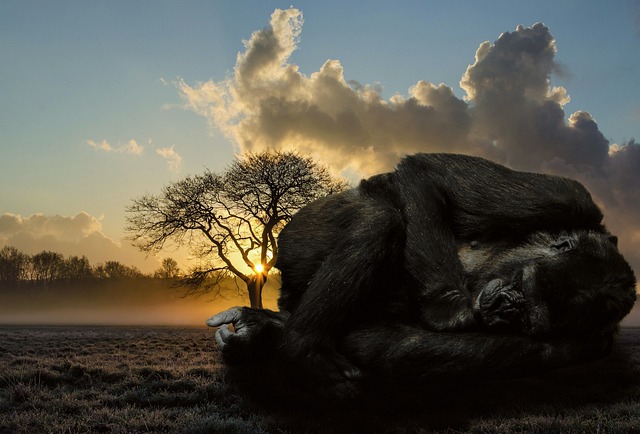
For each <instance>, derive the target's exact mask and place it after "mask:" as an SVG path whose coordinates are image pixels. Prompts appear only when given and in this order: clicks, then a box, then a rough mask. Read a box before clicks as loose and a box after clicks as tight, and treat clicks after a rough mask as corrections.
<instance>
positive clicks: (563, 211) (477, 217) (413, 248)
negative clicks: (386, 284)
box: [363, 154, 603, 331]
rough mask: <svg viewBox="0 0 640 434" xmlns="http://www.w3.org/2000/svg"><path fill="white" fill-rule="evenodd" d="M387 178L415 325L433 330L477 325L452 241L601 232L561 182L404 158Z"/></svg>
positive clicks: (432, 158)
mask: <svg viewBox="0 0 640 434" xmlns="http://www.w3.org/2000/svg"><path fill="white" fill-rule="evenodd" d="M393 176H394V178H393V179H394V182H395V184H396V187H395V188H396V191H397V193H398V195H399V196H400V201H401V203H402V208H403V211H404V219H405V222H406V249H405V266H406V268H407V271H408V274H409V275H410V276H411V277H412V278H413V286H414V287H415V288H416V292H417V296H418V302H419V306H420V311H421V315H422V320H423V322H424V323H425V324H427V325H428V326H429V327H430V328H431V329H433V330H436V331H452V330H469V329H470V328H472V327H474V326H475V325H476V324H477V323H476V320H475V319H474V311H473V308H472V304H473V302H474V301H473V300H472V297H471V296H470V294H469V293H468V292H467V289H466V288H465V284H464V269H463V267H462V264H461V263H460V260H459V258H458V251H457V248H456V243H457V242H472V241H487V242H489V243H494V242H495V241H496V240H500V241H503V242H506V241H508V240H509V239H511V240H515V241H522V240H523V239H525V238H526V237H527V236H528V235H529V234H530V233H532V232H534V231H540V230H546V231H561V230H573V229H578V228H585V229H593V230H598V231H602V230H603V229H602V226H601V224H600V221H601V219H602V214H601V212H600V210H599V209H598V207H597V206H596V205H595V204H594V203H593V201H592V199H591V196H590V195H589V193H588V192H587V190H586V189H585V188H584V187H583V186H582V185H581V184H579V183H578V182H575V181H572V180H569V179H565V178H559V177H553V176H548V175H540V174H534V173H526V172H516V171H513V170H510V169H508V168H506V167H503V166H500V165H498V164H495V163H491V162H489V161H487V160H484V159H480V158H475V157H469V156H464V155H453V154H418V155H414V156H410V157H407V158H405V159H404V160H403V161H402V162H401V163H400V164H399V166H398V168H397V170H396V172H395V173H394V175H393ZM363 186H364V187H365V188H366V182H365V183H363ZM479 296H480V297H482V296H483V294H480V295H479ZM476 306H478V303H476ZM475 314H476V316H477V315H478V312H476V313H475Z"/></svg>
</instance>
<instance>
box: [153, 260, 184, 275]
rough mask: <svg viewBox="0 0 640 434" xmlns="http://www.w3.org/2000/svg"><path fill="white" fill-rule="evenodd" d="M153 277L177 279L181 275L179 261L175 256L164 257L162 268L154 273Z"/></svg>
mask: <svg viewBox="0 0 640 434" xmlns="http://www.w3.org/2000/svg"><path fill="white" fill-rule="evenodd" d="M153 277H155V278H158V279H176V278H178V277H180V267H178V262H177V261H176V260H175V259H173V258H164V259H163V260H162V265H161V266H160V268H158V269H157V270H156V271H155V273H153Z"/></svg>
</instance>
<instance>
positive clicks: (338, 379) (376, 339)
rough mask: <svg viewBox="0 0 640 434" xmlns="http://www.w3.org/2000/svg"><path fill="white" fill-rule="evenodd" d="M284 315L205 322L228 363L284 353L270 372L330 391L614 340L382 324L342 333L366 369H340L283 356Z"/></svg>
mask: <svg viewBox="0 0 640 434" xmlns="http://www.w3.org/2000/svg"><path fill="white" fill-rule="evenodd" d="M285 320H286V315H284V314H282V313H279V312H271V311H265V310H257V309H251V308H233V309H230V310H228V311H225V312H221V313H219V314H217V315H215V316H213V317H211V318H210V319H209V320H207V325H209V326H211V327H219V329H218V331H217V333H216V341H217V342H218V344H219V346H220V348H221V351H222V355H223V358H224V360H225V362H226V363H228V364H229V365H244V366H251V364H256V365H260V364H262V363H263V361H264V360H266V359H268V360H280V361H279V362H277V363H275V364H273V365H270V366H272V367H274V369H282V370H285V369H289V370H291V371H290V372H288V373H287V372H283V373H277V372H274V373H270V375H271V374H273V375H278V376H280V377H286V376H293V375H298V376H302V377H301V378H299V379H297V381H300V384H304V383H306V384H311V385H314V387H323V388H325V389H326V390H335V389H334V387H335V386H336V384H338V383H340V384H342V387H344V386H345V384H350V386H348V388H349V389H350V390H353V389H357V388H358V387H359V382H360V381H363V380H366V379H367V378H368V379H372V380H374V381H377V380H382V381H394V382H397V383H400V384H405V385H407V386H412V385H415V384H418V383H420V382H422V383H429V382H433V381H468V380H492V379H496V378H500V379H505V378H511V377H517V376H523V375H532V374H535V373H538V372H544V371H547V370H551V369H554V368H558V367H561V366H567V365H570V364H575V363H581V362H585V361H588V360H590V359H594V358H597V357H599V356H601V355H603V354H604V353H605V352H606V351H607V349H608V348H609V346H610V344H611V336H610V335H604V336H602V337H599V338H590V339H584V340H578V339H576V338H573V339H571V340H569V339H551V340H546V341H541V340H535V339H532V338H529V337H525V336H518V335H504V334H497V335H491V334H483V333H437V332H431V331H428V330H425V329H423V328H421V327H415V326H411V325H407V324H397V323H387V324H384V323H382V324H377V325H374V326H363V327H359V328H358V329H356V330H354V331H351V332H348V333H346V334H345V336H344V337H343V338H341V339H340V341H339V350H340V352H341V353H343V354H344V355H345V356H346V357H348V358H349V360H350V361H351V362H352V363H353V364H354V365H355V366H357V367H358V368H360V370H361V372H360V373H356V374H357V375H349V373H344V374H343V375H342V376H337V375H336V372H335V370H334V369H333V367H332V366H330V365H329V363H331V361H330V360H325V362H326V363H327V365H326V366H321V365H308V364H305V363H302V361H296V360H291V359H289V358H287V357H283V354H282V351H283V348H282V347H281V345H280V343H281V341H280V339H281V338H282V336H283V332H284V329H285V327H286V321H285ZM227 324H233V326H234V328H235V330H234V331H233V332H231V331H229V329H228V328H227ZM292 364H296V365H292ZM257 380H261V379H260V378H258V379H257Z"/></svg>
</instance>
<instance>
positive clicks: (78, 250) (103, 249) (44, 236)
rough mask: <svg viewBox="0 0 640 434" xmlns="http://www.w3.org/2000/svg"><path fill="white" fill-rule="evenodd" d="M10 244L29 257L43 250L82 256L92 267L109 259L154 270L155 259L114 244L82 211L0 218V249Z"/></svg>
mask: <svg viewBox="0 0 640 434" xmlns="http://www.w3.org/2000/svg"><path fill="white" fill-rule="evenodd" d="M5 245H10V246H13V247H16V248H17V249H18V250H20V251H22V252H24V253H27V254H30V255H33V254H36V253H40V252H41V251H43V250H50V251H54V252H58V253H61V254H63V255H65V256H70V255H74V256H82V255H85V256H87V258H89V260H90V261H91V263H92V264H94V265H96V264H98V263H100V262H105V261H109V260H115V261H119V262H121V263H123V264H126V265H133V266H136V267H138V268H140V269H141V270H143V271H145V272H150V271H153V270H155V269H157V268H158V266H159V262H158V261H157V260H156V259H155V258H146V257H145V255H144V254H142V253H140V252H139V251H137V249H135V248H134V247H133V246H131V245H130V243H128V242H116V241H113V240H111V239H110V238H108V237H107V236H106V235H105V234H104V233H103V232H102V223H101V222H100V220H99V219H98V218H96V217H94V216H91V215H90V214H88V213H86V212H80V213H78V214H76V215H74V216H60V215H44V214H33V215H31V216H30V217H22V216H20V215H17V214H8V213H5V214H2V215H1V216H0V247H1V246H5Z"/></svg>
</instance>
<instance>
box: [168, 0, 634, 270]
mask: <svg viewBox="0 0 640 434" xmlns="http://www.w3.org/2000/svg"><path fill="white" fill-rule="evenodd" d="M302 25H303V16H302V13H301V12H300V11H298V10H297V9H294V8H291V9H287V10H279V9H277V10H275V11H274V13H273V14H272V15H271V20H270V23H269V25H268V26H267V27H266V28H264V29H262V30H259V31H256V32H254V33H253V34H252V35H251V37H250V39H249V40H248V41H246V42H245V50H244V51H243V52H241V53H239V54H238V56H237V59H236V65H235V68H234V73H233V75H232V76H230V77H229V78H227V79H225V80H221V81H213V80H209V81H207V82H203V83H196V84H193V85H190V84H187V83H186V82H184V81H183V80H179V81H178V82H177V83H176V86H177V88H178V90H179V92H180V95H181V96H182V98H183V100H184V103H185V106H186V107H187V108H189V109H191V110H193V111H195V112H196V113H199V114H201V115H203V116H205V117H206V118H207V119H208V120H209V122H210V123H211V125H212V126H214V127H216V128H218V129H219V130H220V131H222V132H223V133H224V134H225V135H226V136H227V137H228V138H230V139H231V140H232V141H233V142H234V144H235V145H236V146H237V147H238V148H239V149H240V150H256V149H261V148H267V147H274V148H283V149H292V148H294V149H298V150H300V151H302V152H304V153H310V154H312V155H315V156H317V157H318V158H319V159H321V160H323V161H324V162H325V163H329V164H331V165H332V166H333V167H334V168H335V169H336V170H339V171H340V170H351V171H354V170H355V171H357V172H358V173H359V174H361V175H363V176H366V175H369V174H371V173H375V172H378V171H381V170H388V169H390V168H392V167H393V165H394V164H395V163H397V161H398V160H399V159H400V158H401V157H402V156H403V155H406V154H410V153H414V152H460V153H466V154H472V155H478V156H483V157H486V158H489V159H492V160H494V161H497V162H500V163H503V164H506V165H509V166H511V167H513V168H515V169H519V170H531V171H541V172H546V173H553V174H559V175H564V176H570V177H573V178H577V179H578V180H580V181H582V182H583V183H585V184H586V185H587V186H588V188H589V189H590V190H591V191H592V192H593V194H594V197H595V199H596V201H597V202H598V203H599V204H600V205H601V206H602V207H603V208H604V210H605V214H606V215H607V221H606V222H607V224H608V225H609V227H610V229H611V230H612V231H613V232H616V233H618V234H619V235H620V244H621V248H622V250H623V252H625V254H626V255H627V256H629V257H632V258H633V259H632V261H633V262H634V265H635V268H636V270H640V257H638V256H637V255H635V256H634V252H637V251H640V235H639V234H640V224H638V223H637V222H638V221H640V200H639V199H640V197H638V196H639V190H640V189H639V188H638V187H639V186H640V144H638V143H636V142H635V140H630V141H629V142H627V143H624V144H622V145H611V146H610V144H609V142H608V141H607V139H606V138H605V136H604V135H603V133H602V132H601V131H600V130H599V128H598V125H597V123H596V120H595V119H594V118H593V116H592V115H591V114H589V113H588V112H586V111H577V112H575V113H573V114H569V115H567V114H566V113H565V111H564V106H565V105H566V104H567V102H569V99H570V97H569V94H568V92H567V90H566V89H564V88H562V87H553V86H551V81H550V78H551V76H552V75H553V74H563V73H564V71H563V70H562V68H561V67H560V65H559V64H558V63H557V61H556V59H555V56H556V53H557V47H556V43H555V39H554V38H553V36H552V34H551V32H550V31H549V29H548V28H547V27H546V26H544V25H543V24H539V23H538V24H534V25H533V26H531V27H524V26H518V27H516V29H515V30H514V31H511V32H505V33H503V34H501V35H500V36H499V37H498V39H497V40H496V41H495V42H493V43H491V42H488V41H487V42H483V43H481V44H480V46H479V48H478V50H477V51H476V53H475V61H474V63H473V64H471V65H469V67H468V68H467V70H466V71H464V73H463V75H462V78H461V80H460V87H461V88H462V89H463V91H464V92H465V97H464V98H458V97H456V95H455V94H454V92H453V90H452V88H451V87H449V86H447V85H445V84H442V83H441V84H438V85H436V84H434V83H431V82H428V81H426V80H423V81H420V82H418V83H416V84H415V85H414V86H412V87H410V88H409V89H408V92H407V95H394V96H393V97H391V98H389V99H384V98H383V97H382V95H381V90H380V87H379V86H371V85H366V84H361V83H359V82H357V81H354V80H349V81H347V80H346V79H345V75H344V69H343V67H342V64H341V63H340V61H339V60H334V59H333V60H332V59H330V60H327V61H326V62H325V63H324V64H323V65H322V67H321V68H320V69H319V70H318V71H317V72H314V73H312V74H310V75H305V74H303V73H301V72H300V70H299V68H298V67H297V66H296V65H295V64H292V63H291V55H292V54H293V52H294V51H295V50H296V49H297V47H298V44H299V43H300V36H301V31H302Z"/></svg>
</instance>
